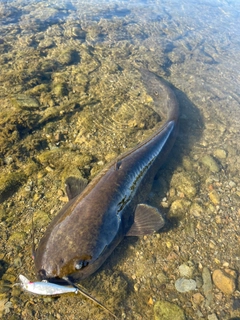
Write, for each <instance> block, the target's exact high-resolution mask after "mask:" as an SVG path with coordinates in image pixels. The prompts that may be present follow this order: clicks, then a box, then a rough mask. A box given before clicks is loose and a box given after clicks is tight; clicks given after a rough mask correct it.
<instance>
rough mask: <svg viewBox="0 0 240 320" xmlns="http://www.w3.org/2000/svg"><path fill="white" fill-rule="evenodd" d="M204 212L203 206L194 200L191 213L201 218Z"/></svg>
mask: <svg viewBox="0 0 240 320" xmlns="http://www.w3.org/2000/svg"><path fill="white" fill-rule="evenodd" d="M203 212H204V209H203V207H201V206H200V205H199V204H198V203H196V202H193V203H192V205H191V207H190V214H191V215H193V216H194V217H196V218H199V217H201V216H202V214H203Z"/></svg>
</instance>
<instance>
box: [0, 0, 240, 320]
mask: <svg viewBox="0 0 240 320" xmlns="http://www.w3.org/2000/svg"><path fill="white" fill-rule="evenodd" d="M239 21H240V2H239V1H237V0H233V1H225V0H219V1H217V0H211V1H210V0H209V1H191V0H183V1H177V0H176V1H171V0H168V1H157V0H156V1H144V0H143V1H110V0H109V1H91V0H90V1H1V3H0V70H1V71H0V200H1V204H0V218H1V224H0V228H1V238H0V241H1V246H2V248H3V249H2V251H1V253H0V259H1V269H0V275H1V279H2V280H1V286H0V288H1V296H0V301H1V305H3V306H4V307H2V310H3V311H1V310H0V311H1V312H2V314H3V315H4V317H5V318H6V319H7V318H9V319H10V318H11V317H14V319H18V318H19V317H20V318H23V319H34V318H39V319H49V318H50V317H52V318H54V319H55V318H57V319H58V318H59V319H60V318H69V319H83V320H85V319H106V317H107V316H108V315H107V316H106V314H105V313H104V312H103V311H102V310H99V309H98V308H97V307H95V306H94V305H93V304H92V303H90V302H88V301H87V300H84V299H82V298H81V297H79V296H67V297H61V298H59V299H57V300H55V299H51V298H47V299H46V298H38V297H29V295H27V294H23V293H22V292H21V290H19V288H17V287H13V289H11V287H9V284H11V283H14V282H16V281H17V276H18V274H19V273H22V274H24V275H26V276H27V277H29V278H31V279H34V277H35V274H34V263H33V261H32V260H31V254H30V251H31V235H30V230H31V216H32V212H34V223H35V229H36V232H35V233H36V234H35V238H36V239H35V240H36V243H38V241H39V239H40V237H41V236H42V234H43V232H44V231H45V228H46V226H47V225H48V223H49V221H50V220H51V219H52V217H53V216H54V215H55V214H56V213H57V211H58V209H60V208H61V207H62V206H63V204H64V202H65V201H66V198H65V194H64V179H65V178H66V177H67V176H68V175H69V174H76V175H80V176H83V177H84V178H86V179H89V180H90V179H91V178H92V177H93V176H94V175H95V174H96V173H97V172H98V171H99V170H101V168H102V167H103V166H104V164H105V163H107V162H108V161H110V160H112V159H114V158H115V157H117V156H118V155H119V154H120V153H121V152H124V151H125V150H126V148H130V147H132V146H134V145H135V144H136V143H138V142H139V141H141V140H142V139H144V138H145V137H146V136H148V134H149V133H150V132H152V129H153V128H154V126H155V124H156V122H157V121H158V120H159V119H158V117H156V114H153V113H152V111H151V108H148V107H147V104H148V103H147V101H148V99H147V98H146V92H145V91H144V87H143V85H142V84H141V79H140V76H139V73H138V69H137V68H138V66H139V65H140V66H143V67H144V68H147V69H149V70H150V71H152V72H154V73H156V74H158V75H159V76H162V77H163V78H165V79H166V80H167V81H168V82H169V83H171V84H172V86H173V88H174V91H175V93H176V96H177V98H178V101H179V104H180V109H181V118H180V132H179V136H178V139H177V141H176V146H175V148H174V150H173V153H172V155H171V157H170V158H169V161H168V163H167V165H166V166H165V167H164V168H163V170H162V171H161V172H160V173H159V176H160V178H159V179H158V180H157V181H156V185H154V187H153V190H152V193H151V195H150V201H151V202H152V203H154V204H156V205H157V206H160V207H161V206H163V207H164V208H163V209H162V210H163V212H164V214H166V215H167V216H168V217H170V218H171V221H177V223H176V224H172V225H171V227H170V228H169V230H168V231H167V232H164V233H161V234H160V235H153V236H148V237H144V238H143V239H138V240H136V239H126V241H124V242H123V243H122V244H121V245H120V246H119V248H117V249H116V251H115V252H114V253H113V255H112V256H111V257H110V258H109V259H108V261H107V262H106V263H105V264H104V265H103V267H102V268H101V270H100V271H99V272H98V273H96V274H95V275H93V276H92V277H90V278H89V279H87V280H86V281H84V283H83V284H84V286H85V287H86V288H87V290H88V291H89V292H91V293H92V295H93V296H95V297H96V298H98V299H99V300H101V301H102V302H104V303H105V304H106V306H108V307H109V308H110V309H111V310H113V311H114V312H115V313H116V314H117V315H118V316H119V318H122V319H153V318H154V304H155V302H156V301H159V300H163V301H169V302H172V303H175V304H177V305H178V306H179V307H180V308H181V309H182V310H183V312H184V313H185V316H186V318H187V319H200V318H201V319H208V317H209V316H210V315H212V314H215V315H216V317H217V318H218V319H230V318H231V317H239V316H240V311H239V309H238V307H237V306H238V304H237V301H239V300H238V299H239V292H238V290H237V289H238V287H237V288H236V290H233V292H232V293H231V294H230V295H226V294H225V293H224V292H223V293H222V292H221V289H217V288H216V286H213V296H214V299H213V302H211V305H210V308H209V307H208V306H207V304H206V302H207V298H206V296H205V293H204V292H203V288H202V287H201V286H199V288H197V291H196V292H188V293H186V294H181V293H179V292H177V291H176V289H175V287H174V283H175V280H176V279H178V278H179V269H178V267H179V265H181V264H182V263H189V261H191V263H192V264H193V265H194V270H195V271H194V274H193V276H192V277H193V279H196V277H200V278H201V277H202V268H203V267H208V268H209V270H210V271H211V272H213V271H214V270H216V269H224V268H226V267H229V268H231V269H233V270H235V271H236V272H239V270H240V264H239V259H240V251H239V249H238V247H239V230H238V226H239V220H240V212H239V202H240V201H239V199H240V186H239V171H240V161H239V152H240V146H239V141H240V137H239V133H240V121H239V119H240V105H239V102H240V92H239V87H240V76H239V75H240V67H239V61H240V36H239ZM70 159H71V160H70ZM186 181H187V182H186ZM174 208H177V209H174ZM196 208H197V209H196ZM163 274H164V276H163ZM164 277H165V278H164ZM163 278H164V280H162V279H163ZM235 281H236V282H238V280H237V278H236V279H235ZM6 288H7V289H6ZM195 293H200V294H201V295H202V299H203V300H202V302H200V303H196V302H194V301H195V300H194V294H195ZM233 301H235V302H234V303H235V304H233ZM11 319H12V318H11ZM156 319H157V317H156Z"/></svg>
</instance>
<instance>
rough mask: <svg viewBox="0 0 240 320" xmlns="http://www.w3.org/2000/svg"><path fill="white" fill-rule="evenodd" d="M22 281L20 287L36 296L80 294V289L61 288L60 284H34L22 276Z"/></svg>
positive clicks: (39, 282)
mask: <svg viewBox="0 0 240 320" xmlns="http://www.w3.org/2000/svg"><path fill="white" fill-rule="evenodd" d="M19 280H20V281H21V283H20V286H21V287H22V289H23V290H25V291H28V292H30V293H34V294H41V295H44V296H46V295H47V296H51V295H55V294H56V295H58V294H63V293H69V292H74V293H78V289H77V288H74V287H66V286H61V285H59V284H55V283H51V282H48V281H37V282H32V281H30V280H28V279H27V278H26V277H24V276H23V275H22V274H20V276H19Z"/></svg>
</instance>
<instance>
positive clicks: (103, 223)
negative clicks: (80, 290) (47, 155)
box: [34, 69, 179, 282]
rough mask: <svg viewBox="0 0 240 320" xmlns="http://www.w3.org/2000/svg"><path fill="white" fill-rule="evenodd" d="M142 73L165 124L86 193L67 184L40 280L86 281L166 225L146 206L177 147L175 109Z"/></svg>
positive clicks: (168, 95) (45, 240)
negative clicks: (131, 239)
mask: <svg viewBox="0 0 240 320" xmlns="http://www.w3.org/2000/svg"><path fill="white" fill-rule="evenodd" d="M140 72H141V77H142V81H143V83H144V85H145V87H146V90H147V93H148V95H150V96H151V97H152V99H153V108H154V110H155V111H156V112H157V113H159V114H160V113H162V110H164V112H165V113H166V114H167V120H166V122H165V123H164V124H163V126H162V127H161V128H159V129H157V130H156V132H155V133H154V134H153V135H152V136H151V137H150V138H148V139H147V140H145V141H143V142H142V143H140V144H139V145H137V146H136V147H135V148H134V149H132V150H130V151H128V152H126V153H125V154H123V155H122V156H120V157H118V158H117V159H116V161H114V162H111V163H110V164H108V165H107V166H106V167H105V169H103V170H102V171H101V172H100V173H99V174H98V175H97V176H96V177H95V178H94V179H93V180H92V181H91V182H90V183H89V184H88V185H87V186H86V187H85V188H84V189H83V183H81V182H79V180H78V179H76V178H73V177H71V178H68V179H67V181H66V192H67V195H68V198H69V202H68V203H67V204H66V205H65V206H64V207H63V208H62V210H61V211H60V212H59V213H58V215H57V216H56V217H55V218H54V219H53V221H52V222H51V223H50V225H49V227H48V228H47V231H46V233H45V234H44V236H43V237H42V239H41V240H40V242H39V245H38V248H37V250H36V252H35V253H34V256H35V259H34V260H35V266H36V272H37V275H38V277H39V278H40V279H41V280H48V281H49V282H54V281H56V280H58V279H65V280H66V279H69V281H76V280H81V279H84V278H86V277H88V276H89V275H91V274H92V273H93V272H95V271H96V270H97V269H98V268H99V267H100V266H101V265H102V264H103V262H104V261H105V260H106V259H107V257H108V256H109V255H110V254H111V253H112V251H113V250H114V249H115V248H116V246H117V245H118V244H119V243H120V242H121V240H122V239H123V238H124V237H125V236H140V235H145V234H150V233H152V232H154V231H158V230H159V229H160V228H161V227H163V225H164V219H163V217H162V216H161V214H160V213H159V211H158V210H157V209H156V208H154V207H151V206H149V205H147V204H144V201H145V200H146V197H147V195H148V193H149V192H150V190H151V186H152V182H153V179H154V177H155V175H156V173H157V172H158V170H159V168H160V167H161V165H162V164H163V162H164V161H165V159H166V157H167V155H168V153H169V151H170V150H171V148H172V146H173V143H174V141H175V137H176V133H177V128H178V118H179V110H178V103H177V100H176V97H175V95H174V93H173V91H172V90H171V89H170V88H169V87H168V85H167V84H165V82H164V81H163V80H161V79H160V78H159V77H158V76H156V75H155V74H153V73H151V72H150V71H147V70H143V69H141V70H140Z"/></svg>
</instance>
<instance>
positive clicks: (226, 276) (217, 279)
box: [212, 269, 237, 294]
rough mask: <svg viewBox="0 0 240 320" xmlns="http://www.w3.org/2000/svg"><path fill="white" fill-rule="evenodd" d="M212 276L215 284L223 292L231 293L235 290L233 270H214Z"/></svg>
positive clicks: (235, 278) (235, 277) (235, 274)
mask: <svg viewBox="0 0 240 320" xmlns="http://www.w3.org/2000/svg"><path fill="white" fill-rule="evenodd" d="M212 278H213V283H214V284H215V286H216V287H217V288H218V289H219V290H221V291H222V292H223V293H225V294H232V293H233V292H234V291H235V290H236V280H237V273H236V271H235V270H231V269H224V270H220V269H217V270H214V271H213V275H212Z"/></svg>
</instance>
